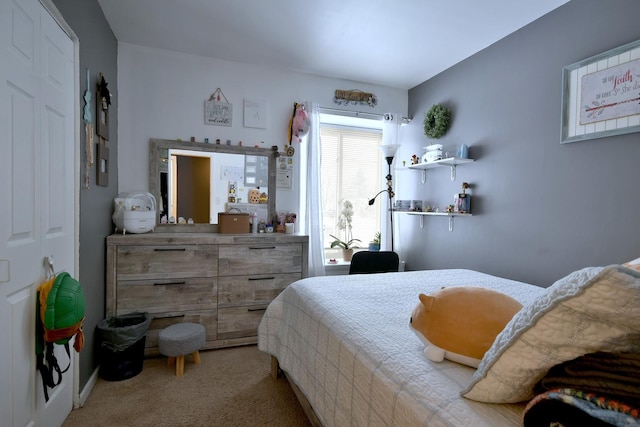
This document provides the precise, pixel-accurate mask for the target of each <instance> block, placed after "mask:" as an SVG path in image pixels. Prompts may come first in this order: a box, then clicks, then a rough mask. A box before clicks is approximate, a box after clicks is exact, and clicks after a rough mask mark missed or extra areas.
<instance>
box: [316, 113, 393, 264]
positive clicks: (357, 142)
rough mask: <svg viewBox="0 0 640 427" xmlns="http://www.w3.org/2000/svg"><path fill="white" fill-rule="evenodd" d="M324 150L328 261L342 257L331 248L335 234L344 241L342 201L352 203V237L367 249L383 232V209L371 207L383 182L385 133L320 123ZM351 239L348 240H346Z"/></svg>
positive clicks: (325, 235)
mask: <svg viewBox="0 0 640 427" xmlns="http://www.w3.org/2000/svg"><path fill="white" fill-rule="evenodd" d="M320 138H321V141H322V143H321V147H322V159H321V166H320V167H321V174H322V186H321V187H322V189H321V191H322V210H323V212H322V215H323V224H324V236H323V237H324V246H325V259H326V261H328V260H329V259H332V258H334V259H339V258H342V252H341V251H340V249H339V248H337V249H331V248H330V245H331V242H332V241H333V240H334V239H333V238H332V237H331V236H330V235H334V236H336V237H338V238H340V239H341V240H345V234H344V230H340V229H339V227H338V220H339V217H340V212H341V210H342V206H343V202H344V201H345V200H349V201H350V202H351V203H352V204H353V210H354V214H353V221H352V227H353V228H352V238H354V239H359V240H360V241H361V242H360V243H358V242H356V244H357V245H358V246H360V247H363V248H366V247H367V246H368V244H369V242H370V241H371V240H372V239H373V238H374V235H375V233H376V232H377V231H379V230H380V228H381V225H380V208H379V207H378V205H374V206H369V203H368V202H369V199H370V198H371V197H373V196H374V195H375V194H376V193H377V192H378V191H379V190H380V188H381V187H380V186H381V182H382V176H381V175H382V173H381V155H380V149H379V148H378V147H379V145H380V144H381V143H382V130H381V129H369V128H354V127H344V126H336V125H331V124H326V123H322V122H321V123H320ZM347 240H348V239H347Z"/></svg>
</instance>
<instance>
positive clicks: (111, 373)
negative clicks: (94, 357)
mask: <svg viewBox="0 0 640 427" xmlns="http://www.w3.org/2000/svg"><path fill="white" fill-rule="evenodd" d="M150 323H151V316H150V315H149V313H130V314H124V315H121V316H112V317H108V318H106V319H104V320H101V321H100V322H98V326H97V328H98V335H99V337H100V350H99V359H100V370H99V371H98V373H99V375H100V377H101V378H102V379H104V380H107V381H122V380H126V379H129V378H132V377H135V376H136V375H138V374H139V373H140V372H142V365H143V362H144V345H145V342H146V338H147V336H146V334H147V331H148V330H149V324H150Z"/></svg>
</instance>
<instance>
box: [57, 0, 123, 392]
mask: <svg viewBox="0 0 640 427" xmlns="http://www.w3.org/2000/svg"><path fill="white" fill-rule="evenodd" d="M54 3H55V5H56V7H57V8H58V10H60V12H61V13H62V16H63V17H64V19H65V20H66V21H67V23H68V24H69V25H70V26H71V28H72V29H73V31H74V32H75V33H76V35H77V36H78V38H79V39H80V74H81V79H80V90H81V92H82V93H81V95H84V91H85V90H86V89H87V87H86V86H87V85H86V70H87V68H89V70H90V72H91V77H90V80H91V83H90V84H91V92H92V95H93V98H92V99H93V101H92V105H91V111H92V113H93V122H94V124H95V122H96V116H95V114H96V106H95V99H96V84H97V80H98V73H102V74H103V75H104V76H105V80H106V81H107V83H108V88H109V91H110V92H111V94H112V98H111V108H110V113H109V119H110V123H109V141H108V147H109V161H110V165H109V185H108V186H97V185H96V168H95V167H94V168H93V169H92V170H91V184H90V187H89V189H86V188H84V174H85V155H84V149H83V151H82V153H81V156H80V157H81V165H80V176H79V177H78V179H79V180H80V182H81V184H80V185H81V190H80V274H79V277H78V280H79V281H80V283H81V284H82V286H83V289H84V292H85V298H86V302H87V306H86V317H85V323H84V331H85V337H86V342H85V348H84V350H83V351H82V352H81V353H80V390H82V389H83V388H84V386H85V385H86V383H87V381H88V380H89V377H90V376H91V374H92V373H93V371H94V369H95V367H96V366H97V364H98V360H97V353H96V350H95V346H96V344H97V343H96V340H95V339H94V335H95V327H96V325H97V324H98V322H99V321H100V320H102V319H103V318H104V316H105V260H106V250H105V238H106V236H108V235H109V234H111V232H112V231H113V230H112V225H111V224H112V221H111V213H112V212H113V208H112V205H113V198H114V197H116V195H117V190H118V169H117V159H118V151H117V148H118V139H117V135H118V134H117V129H118V95H117V89H118V81H117V77H118V74H117V53H118V45H117V41H116V38H115V36H114V35H113V32H112V31H111V28H110V27H109V25H108V24H107V21H106V20H105V19H104V15H103V13H102V9H101V8H100V6H99V5H98V2H97V1H96V0H54ZM80 105H81V107H83V108H84V105H85V103H84V100H83V99H81V100H80ZM80 135H82V136H83V138H84V122H81V129H80ZM94 138H95V141H96V142H97V141H98V137H97V135H96V136H94ZM83 140H84V139H83ZM82 147H83V148H84V145H82Z"/></svg>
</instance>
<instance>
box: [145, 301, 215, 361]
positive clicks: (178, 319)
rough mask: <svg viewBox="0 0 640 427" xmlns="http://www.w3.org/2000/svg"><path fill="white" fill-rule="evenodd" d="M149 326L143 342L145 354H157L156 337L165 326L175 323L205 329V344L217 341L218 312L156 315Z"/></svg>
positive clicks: (203, 311) (205, 311)
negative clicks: (198, 326) (196, 324)
mask: <svg viewBox="0 0 640 427" xmlns="http://www.w3.org/2000/svg"><path fill="white" fill-rule="evenodd" d="M152 317H153V318H152V319H151V325H150V326H149V331H148V332H147V340H146V342H145V348H146V349H145V354H147V355H148V354H158V335H159V334H160V331H162V330H163V329H164V328H166V327H167V326H171V325H175V324H176V323H184V322H191V323H200V324H201V325H203V326H204V328H205V333H206V336H207V338H206V340H207V342H210V341H215V340H216V339H217V331H218V312H217V310H215V309H212V310H199V311H186V312H185V311H183V312H171V313H158V314H154V315H152Z"/></svg>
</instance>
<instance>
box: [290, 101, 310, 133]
mask: <svg viewBox="0 0 640 427" xmlns="http://www.w3.org/2000/svg"><path fill="white" fill-rule="evenodd" d="M310 125H311V120H309V115H308V114H307V111H306V109H305V108H304V105H302V104H298V103H297V102H296V103H294V107H293V116H292V117H291V129H290V138H289V143H291V142H300V141H302V138H303V137H304V136H305V135H306V134H307V133H309V126H310Z"/></svg>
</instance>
